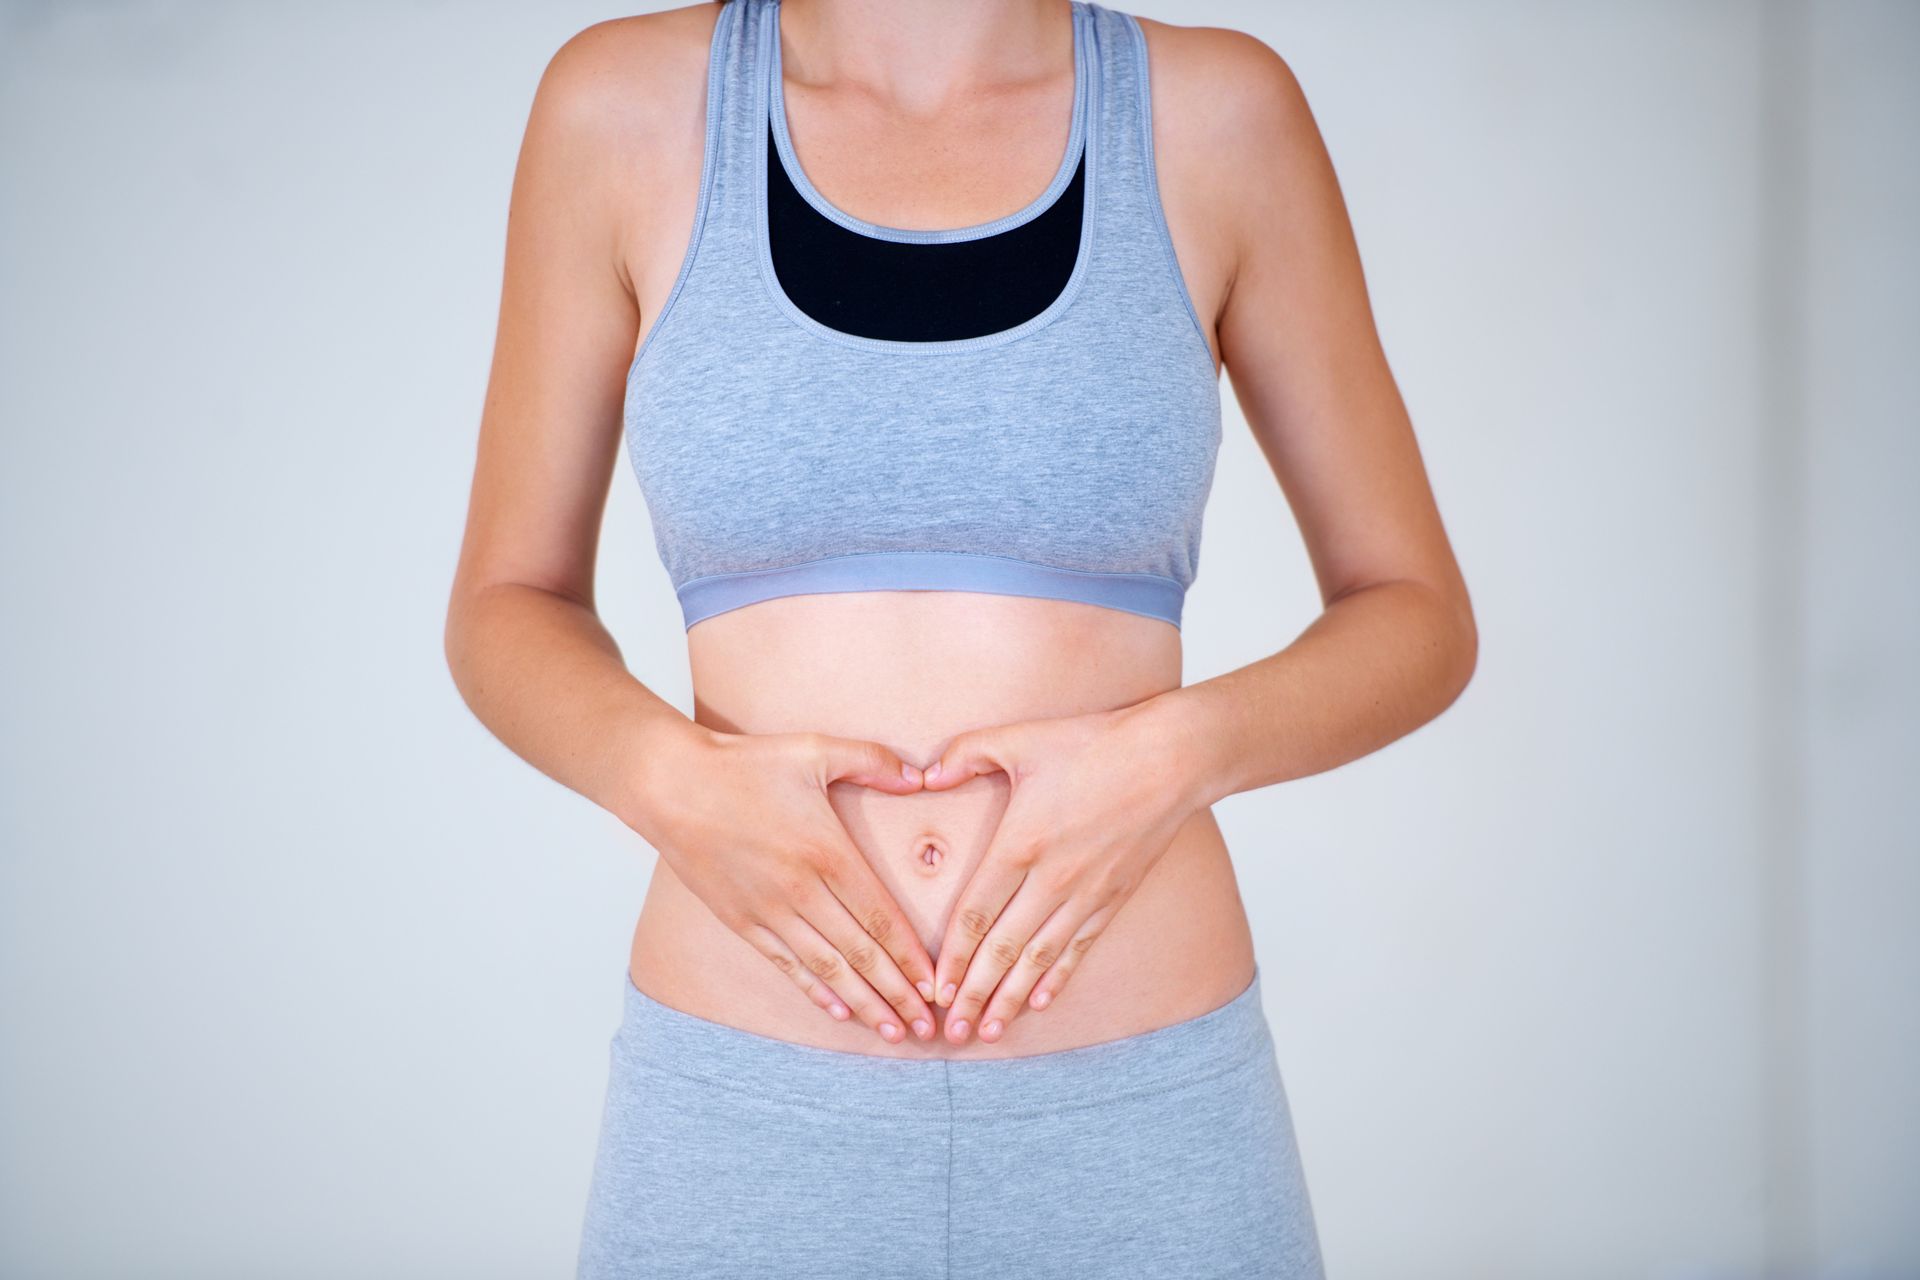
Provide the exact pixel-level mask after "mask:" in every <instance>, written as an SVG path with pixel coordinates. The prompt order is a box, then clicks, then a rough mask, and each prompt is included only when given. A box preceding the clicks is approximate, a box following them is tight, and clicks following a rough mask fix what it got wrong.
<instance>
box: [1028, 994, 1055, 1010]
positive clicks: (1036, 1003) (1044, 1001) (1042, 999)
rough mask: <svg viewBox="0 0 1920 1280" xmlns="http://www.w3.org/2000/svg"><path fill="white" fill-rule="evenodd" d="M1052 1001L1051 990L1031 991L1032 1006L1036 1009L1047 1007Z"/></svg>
mask: <svg viewBox="0 0 1920 1280" xmlns="http://www.w3.org/2000/svg"><path fill="white" fill-rule="evenodd" d="M1052 1003H1053V995H1052V993H1051V992H1047V991H1036V992H1034V993H1033V1007H1034V1008H1036V1009H1044V1008H1046V1007H1047V1006H1048V1005H1049V1004H1052Z"/></svg>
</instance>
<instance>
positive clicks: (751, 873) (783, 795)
mask: <svg viewBox="0 0 1920 1280" xmlns="http://www.w3.org/2000/svg"><path fill="white" fill-rule="evenodd" d="M690 729H691V733H690V734H689V735H688V736H687V737H686V738H684V739H676V741H675V742H674V743H673V744H672V745H671V746H669V747H667V748H665V749H659V748H655V749H654V750H651V751H650V752H649V753H648V754H649V757H650V759H649V761H648V763H647V764H646V765H645V766H644V767H643V768H642V769H641V771H640V776H641V778H642V781H640V782H638V783H636V786H637V787H638V789H639V791H640V793H641V794H640V795H639V796H638V797H637V798H636V800H635V802H634V804H633V805H632V813H633V815H634V816H631V817H629V816H627V815H624V814H623V815H622V816H623V818H625V820H626V822H627V825H628V826H630V827H632V828H633V829H634V830H635V831H637V832H638V833H639V834H640V835H641V836H642V837H644V838H645V839H646V841H647V843H649V844H651V845H652V846H653V847H654V848H655V849H656V850H658V851H659V853H660V856H661V857H662V858H664V859H666V861H667V865H668V866H670V867H672V868H673V871H674V874H676V875H678V876H679V877H680V879H681V880H682V881H683V882H684V883H685V884H686V886H687V887H688V888H689V889H691V890H693V892H694V893H695V894H696V895H697V896H698V897H699V898H700V900H701V901H702V902H704V903H706V904H707V906H708V908H709V909H711V910H712V911H713V913H714V915H716V916H718V917H719V918H720V921H721V922H722V923H723V924H725V925H726V926H727V927H728V928H730V929H732V930H733V931H734V932H735V933H737V934H739V935H740V936H741V937H743V938H745V939H746V940H747V941H748V942H749V943H751V944H752V945H753V947H754V949H755V950H757V951H758V952H760V954H761V955H763V956H765V957H766V958H767V959H768V960H770V961H772V962H773V964H774V967H776V968H778V969H779V970H780V971H781V972H782V973H785V974H786V975H787V976H788V977H790V978H792V979H793V980H794V982H795V983H796V984H797V985H798V986H799V987H800V989H801V990H802V991H804V992H806V993H807V995H808V996H809V997H811V998H812V1000H813V1002H814V1003H815V1004H817V1005H819V1006H820V1007H821V1008H822V1009H824V1010H826V1011H827V1012H828V1013H829V1014H831V1015H832V1016H833V1017H835V1018H837V1019H839V1020H841V1021H845V1020H846V1019H847V1018H848V1017H849V1016H851V1014H850V1013H849V1010H851V1013H852V1014H858V1015H859V1017H860V1020H861V1021H862V1022H865V1023H866V1024H868V1025H869V1026H871V1027H872V1028H873V1029H874V1030H875V1031H877V1032H879V1033H880V1035H881V1037H882V1038H883V1039H885V1040H886V1041H888V1042H889V1043H891V1044H898V1043H899V1042H900V1041H902V1040H904V1039H905V1038H906V1033H905V1032H904V1031H903V1030H902V1028H908V1027H910V1028H912V1030H913V1033H914V1034H915V1035H917V1036H918V1037H919V1038H920V1039H922V1040H930V1039H932V1038H933V1027H934V1015H933V1010H932V1008H931V1007H930V1005H929V1003H928V1002H929V1001H931V1000H932V998H933V961H932V958H931V957H929V956H928V955H927V951H926V948H925V947H923V946H921V944H920V939H919V937H918V935H917V934H916V933H915V931H914V929H913V927H912V925H911V924H910V923H909V922H908V920H907V917H906V915H905V913H904V912H902V911H901V909H900V906H899V904H898V903H897V902H895V901H894V898H893V895H892V894H890V893H888V892H887V890H886V888H885V887H884V886H883V885H882V884H881V883H880V880H879V877H878V876H876V875H875V874H874V871H873V868H872V866H871V865H869V863H868V862H867V859H866V857H865V855H864V854H862V853H861V852H860V850H859V849H858V848H857V847H856V846H855V845H854V843H853V840H852V838H851V837H850V836H849V835H848V834H847V830H846V827H845V826H844V825H843V824H842V823H841V821H840V818H839V815H838V814H836V813H835V812H834V811H833V808H832V806H831V805H830V804H829V803H828V801H827V784H829V783H831V782H850V783H857V784H859V785H860V786H866V787H872V788H874V789H875V790H878V791H885V792H888V793H890V794H893V795H906V794H909V793H912V792H915V791H918V790H919V789H920V771H919V770H918V769H916V768H915V767H914V766H912V765H910V764H907V763H906V762H904V761H903V760H901V759H900V757H899V756H897V755H895V754H894V753H893V752H892V751H889V750H888V749H887V748H885V747H883V746H880V745H879V744H878V743H873V742H860V741H854V740H851V739H846V738H835V737H831V736H828V735H826V734H819V733H785V734H727V733H719V732H716V731H714V730H711V729H708V728H706V727H705V726H703V725H698V724H694V725H691V726H690Z"/></svg>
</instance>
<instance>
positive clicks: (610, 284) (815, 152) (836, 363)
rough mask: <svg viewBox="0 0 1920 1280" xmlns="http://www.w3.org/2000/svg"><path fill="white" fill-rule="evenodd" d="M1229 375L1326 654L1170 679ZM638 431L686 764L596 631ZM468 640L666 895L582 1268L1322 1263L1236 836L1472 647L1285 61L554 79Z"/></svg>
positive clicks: (1366, 738)
mask: <svg viewBox="0 0 1920 1280" xmlns="http://www.w3.org/2000/svg"><path fill="white" fill-rule="evenodd" d="M1222 362H1224V364H1225V366H1226V367H1227V368H1229V369H1231V371H1232V373H1233V381H1234V387H1235V390H1236V393H1237V395H1238V397H1239V400H1240V403H1241V406H1242V408H1243V409H1244V411H1245V413H1246V417H1247V419H1248V421H1249V423H1250V424H1251V425H1252V428H1253V430H1254V431H1255V433H1256V434H1257V436H1258V439H1259V443H1260V445H1261V447H1262V449H1263V450H1264V451H1265V453H1266V456H1267V458H1268V460H1269V461H1270V463H1271V465H1272V467H1273V470H1274V473H1275V475H1276V476H1277V478H1278V480H1279V482H1280V485H1281V487H1282V489H1283V491H1284V495H1285V497H1286V499H1287V500H1289V501H1290V502H1291V504H1292V508H1293V510H1294V512H1295V514H1296V516H1297V518H1298V521H1299V524H1300V528H1301V530H1302V532H1303V534H1304V536H1305V539H1306V545H1307V548H1308V551H1309V553H1310V554H1311V557H1312V560H1313V563H1314V566H1315V569H1316V572H1317V574H1318V578H1319V582H1320V586H1321V590H1322V593H1323V596H1324V599H1325V611H1324V613H1323V614H1322V616H1321V617H1320V618H1319V619H1318V620H1317V621H1316V622H1315V623H1314V624H1313V626H1312V627H1310V628H1309V629H1308V630H1307V631H1306V632H1305V633H1304V634H1303V635H1302V636H1300V637H1299V638H1298V639H1297V640H1296V641H1294V643H1293V644H1291V645H1290V646H1288V647H1286V648H1285V649H1283V650H1282V651H1280V652H1278V653H1275V654H1273V655H1272V656H1270V657H1268V658H1265V659H1263V660H1262V661H1259V662H1256V663H1253V664H1251V665H1249V666H1246V667H1244V668H1242V669H1240V670H1237V671H1233V672H1231V673H1228V674H1226V675H1222V676H1219V677H1217V678H1214V679H1211V680H1207V681H1204V682H1202V683H1199V684H1195V685H1191V686H1184V687H1183V686H1182V684H1181V647H1180V629H1179V628H1180V621H1181V603H1182V600H1183V597H1184V593H1185V591H1186V588H1187V586H1188V585H1189V584H1190V582H1191V581H1192V578H1193V575H1194V572H1195V568H1196V564H1197V555H1198V550H1199V540H1200V524H1201V515H1202V508H1203V507H1204V504H1205V501H1206V497H1207V493H1208V490H1209V486H1210V485H1211V482H1212V479H1213V473H1214V464H1215V458H1216V453H1217V447H1218V443H1219V433H1220V418H1219V408H1220V406H1219V371H1220V367H1221V363H1222ZM623 437H624V441H625V444H626V446H627V448H628V450H629V453H630V458H631V462H632V465H633V466H634V468H635V471H636V474H637V476H638V478H639V481H640V483H641V485H642V488H643V490H644V492H645V496H646V499H647V502H648V505H649V510H650V512H651V515H652V520H653V524H654V531H655V534H656V539H657V543H658V546H659V550H660V553H661V556H662V559H663V561H664V563H665V565H666V567H667V569H668V571H669V574H670V577H671V579H672V581H673V585H674V587H675V589H676V592H677V597H678V602H679V604H680V606H681V609H682V612H683V615H684V621H685V625H686V635H687V646H688V655H689V660H690V662H691V666H692V673H693V682H694V690H695V714H694V715H693V717H692V718H691V719H689V718H688V717H686V716H684V715H683V714H681V713H680V712H679V711H678V710H676V709H675V708H674V707H672V706H670V705H668V704H667V703H665V702H664V701H663V700H661V699H660V698H659V697H657V696H655V695H654V694H653V693H652V692H650V691H649V690H648V689H647V687H646V686H645V685H644V684H643V683H642V682H640V681H639V680H637V679H636V678H635V677H634V676H633V675H632V674H630V673H629V672H628V671H627V670H626V669H625V666H624V664H623V662H622V660H621V655H620V652H619V650H618V648H617V647H616V645H615V643H614V641H613V639H612V638H611V637H610V636H609V635H608V633H607V632H606V630H605V629H604V628H603V627H602V625H601V623H600V622H599V620H598V619H597V617H596V615H595V612H594V596H593V567H594V556H595V543H596V539H597V536H598V528H599V524H600V517H601V511H602V504H603V502H604V499H605V495H606V491H607V486H608V483H609V479H610V473H611V470H612V468H613V465H614V463H615V460H616V456H617V453H618V450H619V446H620V444H621V442H622V440H623ZM447 645H448V655H449V661H450V664H451V666H452V669H453V671H454V673H455V676H456V679H457V680H458V682H459V685H460V688H461V689H462V691H463V693H464V695H465V696H466V698H467V700H468V702H469V704H470V705H471V706H472V707H473V709H474V711H475V712H476V714H478V715H479V716H480V718H481V719H482V720H483V721H484V722H485V723H486V724H487V726H488V727H489V728H490V729H492V730H493V731H494V732H495V733H497V734H498V735H499V737H500V738H501V739H502V740H503V741H505V742H506V743H507V744H508V745H509V746H510V747H511V748H512V749H513V750H515V751H516V752H518V753H519V754H521V755H522V756H523V757H525V758H526V759H527V760H528V761H530V762H531V763H532V764H534V765H535V766H537V767H538V768H540V769H541V770H543V771H545V772H546V773H547V774H549V775H550V776H552V777H553V778H555V779H557V780H558V781H560V782H562V783H563V784H565V785H567V786H568V787H571V788H573V789H574V790H576V791H578V792H579V793H581V794H582V795H584V796H585V797H587V798H588V799H590V800H592V801H594V802H595V803H597V804H600V805H602V806H603V807H605V808H606V809H608V810H610V811H611V812H613V813H614V814H616V815H618V816H619V817H620V818H621V819H623V820H624V821H625V822H626V823H627V824H628V825H629V826H631V827H632V828H633V830H634V831H636V832H637V833H638V834H639V835H640V836H642V837H644V839H645V840H646V842H647V843H648V844H650V845H651V846H652V847H653V848H654V849H656V850H657V851H658V853H659V858H660V861H659V865H658V866H657V868H656V870H655V872H654V875H653V880H652V885H651V888H650V890H649V892H648V894H647V898H646V902H645V905H644V908H643V910H642V912H641V915H640V919H639V923H638V926H637V928H636V930H635V933H634V937H633V948H632V954H631V956H630V958H629V962H628V968H627V973H626V975H625V978H626V980H625V982H624V983H623V993H624V998H625V1001H626V1004H625V1017H624V1020H623V1022H622V1025H621V1027H620V1030H619V1032H618V1034H617V1035H616V1036H615V1038H614V1042H613V1055H612V1074H611V1078H610V1081H609V1085H608V1093H607V1099H606V1107H605V1124H604V1129H603V1133H602V1136H601V1142H600V1152H599V1159H598V1162H597V1164H596V1167H595V1171H594V1180H593V1188H592V1193H591V1197H590V1204H589V1207H588V1211H587V1214H586V1223H585V1229H584V1233H583V1239H582V1242H581V1250H580V1274H582V1275H590V1276H609V1275H675V1276H677V1275H734V1274H756V1275H781V1276H786V1275H793V1276H801V1275H805V1276H819V1275H848V1276H893V1275H899V1276H932V1275H940V1276H946V1275H974V1274H989V1273H991V1274H1005V1275H1020V1276H1042V1275H1062V1274H1068V1273H1072V1274H1074V1275H1077V1276H1087V1275H1129V1276H1134V1275H1153V1276H1173V1275H1182V1276H1184V1275H1216V1274H1227V1273H1231V1274H1235V1275H1242V1274H1247V1275H1254V1274H1257V1275H1282V1276H1309V1275H1318V1274H1320V1272H1321V1262H1320V1253H1319V1246H1318V1242H1317V1238H1316V1235H1315V1231H1314V1224H1313V1218H1312V1211H1311V1208H1310V1201H1309V1199H1308V1196H1307V1193H1306V1186H1305V1182H1304V1179H1303V1177H1302V1173H1301V1167H1300V1161H1299V1156H1298V1152H1297V1149H1296V1146H1295V1143H1294V1138H1293V1133H1292V1127H1291V1125H1290V1122H1289V1118H1288V1112H1287V1104H1286V1099H1285V1095H1284V1091H1283V1089H1282V1087H1281V1083H1280V1077H1279V1073H1278V1067H1277V1064H1276V1062H1275V1058H1274V1051H1273V1046H1272V1041H1271V1039H1270V1037H1269V1034H1268V1029H1267V1025H1266V1023H1265V1021H1264V1018H1263V1015H1262V1013H1261V1008H1260V997H1259V986H1258V982H1257V980H1256V979H1257V975H1256V970H1255V964H1254V955H1253V949H1252V945H1251V940H1250V937H1249V932H1248V927H1247V921H1246V916H1245V913H1244V911H1243V909H1242V906H1241V903H1240V899H1239V896H1238V892H1237V889H1236V886H1235V880H1234V874H1233V867H1232V863H1231V861H1230V859H1229V856H1228V852H1227V849H1226V847H1225V845H1224V843H1223V841H1222V839H1221V833H1220V830H1219V828H1218V826H1217V825H1216V824H1215V822H1214V820H1213V817H1212V814H1211V812H1210V809H1209V806H1210V805H1211V804H1212V803H1213V802H1215V801H1217V800H1220V799H1222V798H1223V797H1225V796H1228V795H1232V794H1234V793H1236V792H1241V791H1246V790H1250V789H1253V788H1256V787H1262V786H1266V785H1269V784H1272V783H1276V782H1281V781H1285V780H1287V779H1291V778H1297V777H1301V776H1303V775H1307V774H1311V773H1315V772H1318V771H1320V770H1324V769H1329V768H1332V767H1334V766H1336V765H1339V764H1341V763H1343V762H1345V761H1348V760H1352V759H1354V758H1355V757H1357V756H1360V755H1363V754H1365V753H1367V752H1369V751H1372V750H1374V749H1376V748H1378V747H1380V746H1382V745H1383V744H1385V743H1387V742H1390V741H1392V740H1393V739H1395V738H1397V737H1399V736H1401V735H1403V734H1405V733H1407V732H1409V731H1410V730H1412V729H1413V728H1415V727H1417V726H1418V725H1420V724H1422V723H1424V722H1426V721H1427V720H1429V719H1431V718H1432V717H1434V716H1436V715H1437V714H1439V713H1440V712H1441V711H1442V710H1443V709H1444V708H1445V707H1446V706H1447V705H1448V704H1449V703H1450V702H1451V701H1452V700H1453V699H1454V698H1455V697H1456V696H1457V695H1458V694H1459V692H1460V691H1461V689H1462V688H1463V687H1464V685H1465V684H1466V682H1467V680H1468V678H1469V675H1470V672H1471V670H1472V667H1473V663H1474V654H1475V632H1474V624H1473V620H1472V616H1471V611H1470V609H1469V605H1468V598H1467V593H1466V590H1465V588H1464V585H1463V583H1462V581H1461V577H1460V573H1459V571H1458V569H1457V567H1456V565H1455V562H1454V559H1453V556H1452V553H1451V551H1450V548H1449V546H1448V542H1447V538H1446V535H1445V533H1444V531H1443V529H1442V524H1441V521H1440V519H1439V516H1438V514H1437V511H1436V508H1435V504H1434V501H1433V498H1432V496H1431V494H1430V493H1429V490H1428V486H1427V482H1426V478H1425V475H1424V470H1423V467H1422V463H1421V460H1420V456H1419V452H1418V448H1417V445H1416V443H1415V440H1414V437H1413V433H1412V430H1411V427H1410V424H1409V423H1408V421H1407V416H1406V413H1405V410H1404V408H1403V406H1402V403H1401V400H1400V398H1399V395H1398V392H1397V390H1396V388H1395V385H1394V382H1393V378H1392V375H1391V373H1390V372H1389V369H1388V366H1387V363H1386V361H1385V358H1384V356H1383V353H1382V351H1381V348H1380V345H1379V342H1378V340H1377V337H1376V335H1375V332H1374V327H1373V323H1372V319H1371V314H1370V311H1369V306H1368V302H1367V298H1366V291H1365V286H1364V283H1363V280H1362V275H1361V269H1360V265H1359V261H1358V255H1357V252H1356V250H1355V247H1354V244H1353V242H1352V239H1351V235H1350V231H1349V227H1348V223H1347V220H1346V216H1345V212H1344V208H1343V205H1342V202H1341V199H1340V196H1339V192H1338V189H1337V186H1336V183H1335V179H1334V175H1333V172H1332V169H1331V166H1330V164H1329V162H1328V160H1327V157H1326V154H1325V152H1324V150H1323V148H1322V145H1321V142H1320V139H1319V135H1318V133H1317V131H1316V129H1315V126H1314V123H1313V121H1312V117H1311V115H1310V113H1309V111H1308V108H1307V105H1306V103H1305V102H1304V100H1303V99H1302V97H1301V95H1300V91H1299V89H1298V87H1297V86H1296V84H1295V82H1294V80H1293V78H1292V76H1291V75H1290V73H1289V71H1288V69H1287V67H1286V65H1285V64H1284V62H1283V61H1282V60H1281V59H1280V58H1279V57H1278V56H1277V55H1275V54H1274V53H1273V52H1272V51H1271V50H1269V49H1268V48H1267V47H1266V46H1265V45H1263V44H1261V43H1260V42H1258V41H1256V40H1254V39H1252V38H1251V37H1248V36H1245V35H1242V34H1239V33H1236V32H1232V31H1226V30H1215V29H1202V28H1180V27H1175V26H1170V25H1165V24H1161V23H1155V22H1148V21H1144V20H1136V19H1134V18H1132V17H1131V16H1129V15H1127V14H1125V13H1122V12H1119V11H1117V10H1111V9H1107V8H1104V7H1102V6H1100V5H1098V4H1094V3H1087V2H1083V0H971V3H969V4H966V5H953V4H951V3H943V2H940V0H784V3H778V2H776V0H731V2H730V3H724V4H717V5H713V4H710V5H699V6H692V7H688V8H682V9H676V10H672V11H669V12H664V13H659V14H652V15H647V16H644V17H635V18H627V19H621V20H618V21H613V22H608V23H603V24H601V25H598V26H595V27H592V28H589V29H588V30H586V31H584V32H582V33H581V34H580V35H578V36H576V37H575V38H574V39H572V40H571V41H569V42H568V43H567V44H566V45H565V46H564V47H563V48H562V49H561V50H560V52H559V53H558V54H557V55H556V56H555V57H554V59H553V61H552V64H551V65H550V67H549V68H548V71H547V73H546V76H545V77H544V79H543V81H542V83H541V85H540V88H539V91H538V93H537V95H536V99H535V103H534V106H533V111H532V116H531V121H530V124H529V127H528V130H527V135H526V139H525V143H524V146H523V150H522V153H521V158H520V165H519V169H518V173H517V177H516V180H515V185H514V190H513V196H512V210H511V218H510V224H509V232H508V247H507V259H506V274H505V284H504V290H503V302H502V307H501V314H500V328H499V338H498V345H497V349H496V353H495V358H494V366H493V370H492V379H491V384H490V387H489V393H488V397H487V403H486V410H485V414H484V418H483V421H482V425H481V432H480V448H479V456H478V462H477V469H476V475H475V479H474V487H473V495H472V506H471V511H470V515H469V522H468V526H467V532H466V541H465V546H464V549H463V553H462V558H461V563H460V567H459V573H458V580H457V583H456V586H455V590H454V594H453V601H452V606H451V610H450V616H449V623H448V633H447ZM1252 856H1258V851H1253V854H1252Z"/></svg>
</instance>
